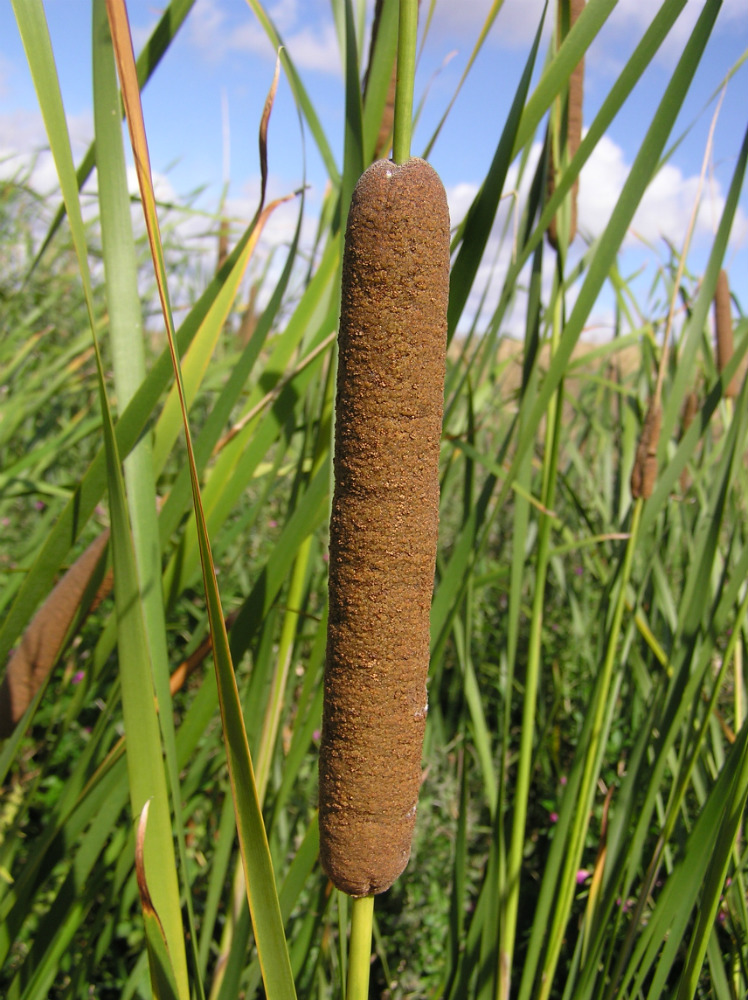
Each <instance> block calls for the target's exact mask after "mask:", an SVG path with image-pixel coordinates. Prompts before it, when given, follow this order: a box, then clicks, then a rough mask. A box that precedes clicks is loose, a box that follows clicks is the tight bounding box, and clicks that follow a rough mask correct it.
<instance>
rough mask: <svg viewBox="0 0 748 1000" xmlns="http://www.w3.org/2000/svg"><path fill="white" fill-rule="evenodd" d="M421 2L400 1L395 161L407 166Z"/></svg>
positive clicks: (393, 152)
mask: <svg viewBox="0 0 748 1000" xmlns="http://www.w3.org/2000/svg"><path fill="white" fill-rule="evenodd" d="M417 37H418V0H400V27H399V32H398V42H397V83H396V88H395V124H394V135H393V142H392V159H393V160H394V161H395V163H405V161H406V160H408V159H409V158H410V139H411V132H412V128H413V85H414V83H415V78H416V39H417Z"/></svg>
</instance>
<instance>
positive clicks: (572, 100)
mask: <svg viewBox="0 0 748 1000" xmlns="http://www.w3.org/2000/svg"><path fill="white" fill-rule="evenodd" d="M562 2H563V0H559V5H558V7H559V17H558V20H559V25H560V22H561V16H560V15H561V3H562ZM585 2H586V0H571V2H570V4H569V30H571V28H573V27H574V22H575V21H576V20H577V18H578V17H579V15H580V14H581V13H582V10H583V9H584V5H585ZM560 34H561V32H560V30H559V35H560ZM583 105H584V59H581V60H580V61H579V62H578V63H577V65H576V66H575V67H574V70H573V72H572V74H571V76H570V77H569V98H568V103H567V114H566V148H567V150H568V162H571V160H572V159H573V158H574V156H575V155H576V152H577V150H578V149H579V143H580V142H581V141H582V108H583ZM555 187H556V167H555V165H554V162H553V144H552V143H551V158H550V162H549V165H548V197H549V198H550V197H551V195H552V194H553V192H554V190H555ZM570 196H571V205H570V212H569V244H571V243H572V241H573V239H574V237H575V236H576V235H577V199H578V196H579V178H578V177H577V179H576V180H575V181H574V184H573V185H572V188H571V192H570ZM548 242H549V243H550V244H551V246H552V247H553V248H554V250H557V249H558V225H557V216H555V215H554V216H553V218H552V219H551V223H550V225H549V227H548Z"/></svg>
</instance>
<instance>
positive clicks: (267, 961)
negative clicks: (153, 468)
mask: <svg viewBox="0 0 748 1000" xmlns="http://www.w3.org/2000/svg"><path fill="white" fill-rule="evenodd" d="M107 11H108V13H109V22H110V28H111V32H112V40H113V42H114V49H115V55H116V59H117V68H118V72H119V75H120V81H121V85H122V93H123V99H124V102H125V110H126V113H127V121H128V127H129V130H130V137H131V142H132V146H133V152H134V155H135V162H136V165H137V170H138V183H139V186H140V191H141V198H142V202H143V211H144V215H145V222H146V228H147V230H148V240H149V244H150V247H151V253H152V256H153V263H154V267H155V273H156V280H157V283H158V288H159V296H160V298H161V303H162V312H163V317H164V322H165V325H166V331H167V336H168V339H169V348H170V352H171V355H172V363H173V367H174V376H175V380H176V387H177V390H178V394H179V403H180V410H181V415H182V421H183V426H184V431H185V438H186V444H187V457H188V464H189V469H190V479H191V483H192V491H193V503H194V509H195V519H196V525H197V530H198V544H199V548H200V562H201V565H202V570H203V582H204V586H205V592H206V603H207V608H208V615H209V619H210V628H211V635H212V639H213V655H214V660H215V666H216V678H217V681H218V695H219V703H220V706H221V718H222V721H223V731H224V737H225V741H226V754H227V759H228V765H229V777H230V780H231V787H232V795H233V799H234V805H235V809H236V821H237V830H238V833H239V847H240V850H241V853H242V859H243V863H244V868H245V875H246V885H247V897H248V902H249V908H250V912H251V913H252V923H253V928H254V933H255V939H256V942H257V948H258V954H259V957H260V963H261V965H262V970H263V979H264V982H265V986H266V989H267V993H268V997H269V1000H285V998H295V996H296V992H295V988H294V983H293V976H292V974H291V968H290V964H289V959H288V949H287V946H286V939H285V936H284V933H283V925H282V921H281V916H280V908H279V905H278V896H277V891H276V887H275V876H274V874H273V866H272V861H271V858H270V850H269V847H268V842H267V836H266V833H265V826H264V823H263V820H262V813H261V810H260V805H259V800H258V796H257V789H256V786H255V780H254V772H253V767H252V760H251V757H250V754H249V747H248V745H247V735H246V731H245V728H244V720H243V718H242V713H241V706H240V703H239V695H238V691H237V687H236V678H235V675H234V669H233V664H232V661H231V655H230V652H229V646H228V637H227V634H226V626H225V620H224V615H223V611H222V608H221V601H220V596H219V593H218V587H217V583H216V575H215V567H214V564H213V557H212V552H211V546H210V541H209V538H208V533H207V528H206V524H205V515H204V512H203V507H202V499H201V496H200V486H199V481H198V474H197V467H196V464H195V456H194V449H193V446H192V438H191V434H190V429H189V423H188V418H187V403H186V395H185V388H184V383H183V381H182V373H181V367H180V363H179V357H178V355H177V353H176V338H175V333H174V326H173V320H172V313H171V306H170V303H169V294H168V287H167V281H166V270H165V266H164V256H163V247H162V245H161V238H160V233H159V223H158V216H157V213H156V203H155V197H154V192H153V182H152V178H151V172H150V162H149V156H148V145H147V139H146V134H145V127H144V122H143V114H142V108H141V105H140V94H139V91H138V88H137V86H136V83H135V73H134V59H133V53H132V42H131V39H130V32H129V25H128V22H127V13H126V10H125V8H124V6H123V4H122V3H121V2H120V0H107ZM270 207H271V206H268V208H270ZM264 211H265V212H267V211H268V209H265V210H264ZM116 572H117V570H116V567H115V573H116Z"/></svg>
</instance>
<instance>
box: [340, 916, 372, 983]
mask: <svg viewBox="0 0 748 1000" xmlns="http://www.w3.org/2000/svg"><path fill="white" fill-rule="evenodd" d="M373 920H374V897H373V896H361V897H359V898H358V899H354V900H353V906H352V907H351V942H350V945H349V950H348V983H347V985H346V991H345V1000H368V997H369V970H370V968H371V932H372V923H373Z"/></svg>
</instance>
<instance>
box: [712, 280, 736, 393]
mask: <svg viewBox="0 0 748 1000" xmlns="http://www.w3.org/2000/svg"><path fill="white" fill-rule="evenodd" d="M714 326H715V328H716V332H717V367H718V369H719V373H720V375H721V374H722V372H723V371H724V370H725V368H726V367H727V364H728V363H729V362H730V360H731V359H732V355H733V339H732V315H731V310H730V283H729V281H728V279H727V271H720V272H719V276H718V278H717V287H716V289H715V292H714ZM737 394H738V376H737V375H733V377H732V378H731V379H730V381H729V383H728V384H727V386H726V387H725V396H726V397H729V398H731V399H734V398H735V396H737Z"/></svg>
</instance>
